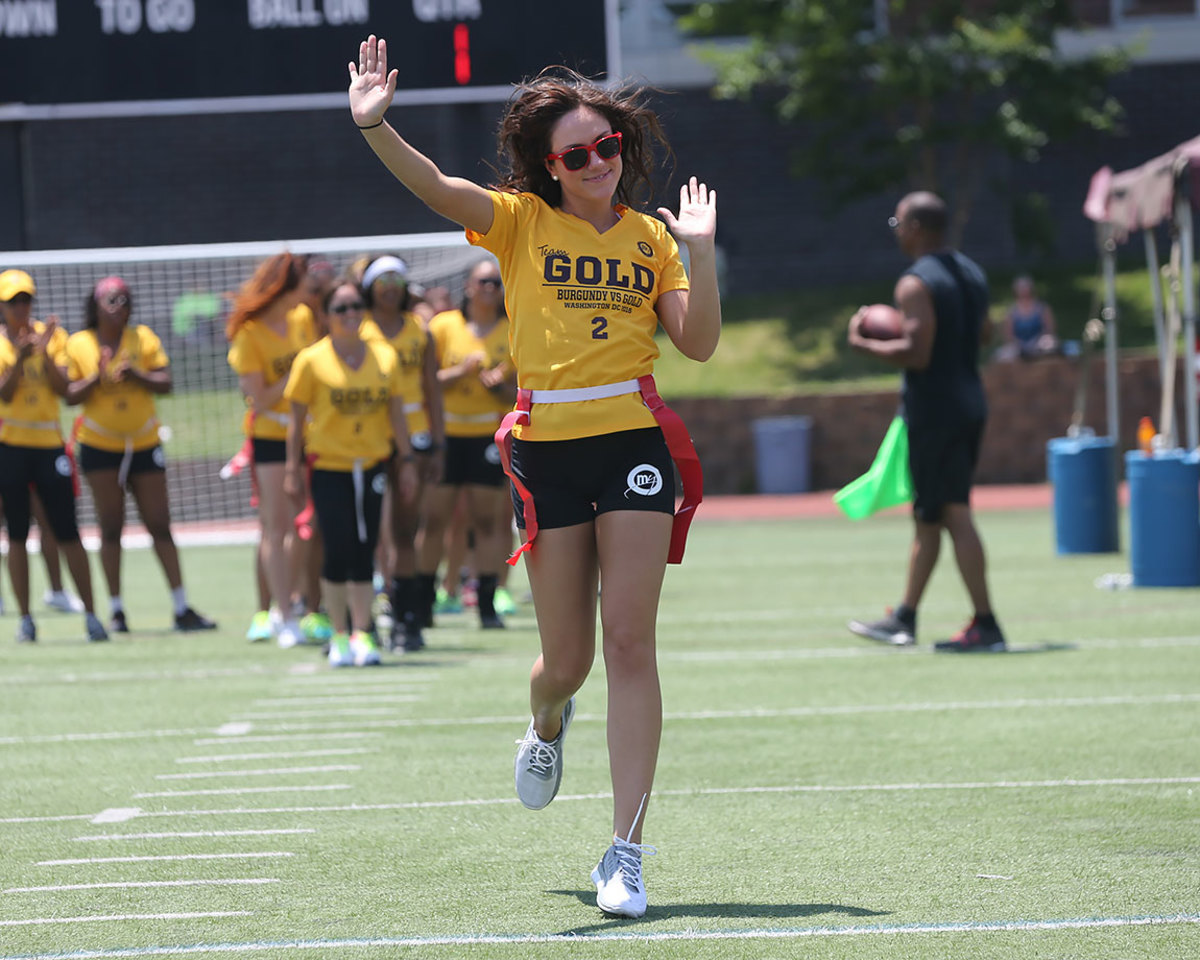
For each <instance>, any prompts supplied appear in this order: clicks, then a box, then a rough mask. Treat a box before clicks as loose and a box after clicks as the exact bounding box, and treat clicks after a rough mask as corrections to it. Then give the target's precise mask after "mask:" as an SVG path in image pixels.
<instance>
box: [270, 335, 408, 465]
mask: <svg viewBox="0 0 1200 960" xmlns="http://www.w3.org/2000/svg"><path fill="white" fill-rule="evenodd" d="M364 345H365V347H366V350H365V351H364V353H363V362H362V364H361V366H359V368H358V369H357V370H355V369H354V368H352V367H350V366H348V365H347V364H346V363H345V362H344V361H343V360H342V358H341V357H339V356H338V354H337V351H336V350H334V348H333V343H332V342H331V341H330V339H329V338H328V337H325V338H324V339H322V340H318V341H317V342H316V343H314V344H313V345H312V346H311V347H307V348H306V349H304V350H302V351H300V354H299V356H297V357H296V361H295V363H294V364H293V365H292V375H291V377H290V378H289V379H288V385H287V387H286V388H285V389H284V399H285V400H286V401H287V403H288V405H289V410H290V405H291V403H292V402H293V401H295V402H296V403H302V404H304V405H305V406H306V407H308V422H307V427H306V429H305V433H304V450H305V452H306V453H308V454H309V455H310V456H312V457H314V461H313V466H314V467H316V468H318V469H320V470H339V471H348V470H352V469H354V464H355V463H356V462H358V463H359V464H360V465H361V466H362V467H363V469H367V468H369V467H372V466H374V465H375V464H377V463H379V462H380V461H381V460H385V459H387V458H388V457H389V456H390V455H391V452H392V422H391V419H390V418H389V415H388V406H389V402H390V401H391V398H392V397H395V396H399V395H400V388H401V383H400V363H399V361H398V360H397V358H396V353H395V351H394V350H392V348H391V347H389V346H388V345H387V344H386V343H385V342H383V341H381V340H366V341H364ZM289 415H290V414H289Z"/></svg>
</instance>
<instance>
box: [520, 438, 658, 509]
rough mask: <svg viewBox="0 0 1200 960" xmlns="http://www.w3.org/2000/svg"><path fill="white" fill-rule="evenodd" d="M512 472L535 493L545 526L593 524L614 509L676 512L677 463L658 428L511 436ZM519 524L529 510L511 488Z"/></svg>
mask: <svg viewBox="0 0 1200 960" xmlns="http://www.w3.org/2000/svg"><path fill="white" fill-rule="evenodd" d="M512 467H513V473H514V474H516V476H517V477H518V478H519V479H520V481H521V482H522V483H523V484H525V486H526V488H527V489H528V490H529V492H530V493H531V494H532V495H533V505H534V508H535V509H536V510H537V522H538V526H539V527H540V528H542V529H546V530H549V529H553V528H554V527H572V526H575V525H576V524H578V523H590V522H591V521H593V520H595V519H596V517H597V516H598V515H600V514H602V513H610V512H611V511H613V510H648V511H651V512H653V513H667V514H673V513H674V512H675V465H674V463H673V462H672V461H671V454H670V452H669V451H668V450H667V441H666V439H665V438H664V437H663V435H662V431H661V430H659V429H658V427H647V428H645V429H643V430H623V431H620V432H619V433H604V434H601V435H599V436H596V437H581V438H579V439H577V440H541V441H527V440H517V439H515V438H514V439H513V450H512ZM512 496H513V509H514V511H515V512H516V517H517V526H518V527H520V528H521V529H524V528H525V511H524V507H523V505H522V503H521V498H520V496H519V495H518V494H517V491H516V489H515V488H514V489H513V491H512Z"/></svg>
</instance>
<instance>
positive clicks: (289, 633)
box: [275, 618, 304, 650]
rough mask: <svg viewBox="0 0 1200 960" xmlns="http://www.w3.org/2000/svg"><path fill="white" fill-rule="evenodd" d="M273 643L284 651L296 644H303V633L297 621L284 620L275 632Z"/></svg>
mask: <svg viewBox="0 0 1200 960" xmlns="http://www.w3.org/2000/svg"><path fill="white" fill-rule="evenodd" d="M275 642H276V643H277V644H279V646H280V647H282V648H283V649H284V650H287V649H288V648H289V647H294V646H296V644H298V643H303V642H304V633H303V631H301V629H300V623H299V621H297V620H292V619H290V618H289V619H287V620H284V621H283V623H281V624H280V625H279V628H278V629H277V630H276V631H275Z"/></svg>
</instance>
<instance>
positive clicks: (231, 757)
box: [175, 747, 379, 763]
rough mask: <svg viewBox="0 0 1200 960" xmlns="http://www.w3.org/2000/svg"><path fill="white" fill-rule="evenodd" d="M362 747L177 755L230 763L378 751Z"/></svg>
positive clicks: (191, 760) (188, 759)
mask: <svg viewBox="0 0 1200 960" xmlns="http://www.w3.org/2000/svg"><path fill="white" fill-rule="evenodd" d="M378 752H379V751H378V750H364V749H363V748H362V747H347V748H346V749H344V750H283V751H281V752H279V753H221V754H215V755H213V756H210V757H176V758H175V762H176V763H229V762H230V761H235V760H296V759H299V758H301V757H349V756H354V755H356V754H363V753H378Z"/></svg>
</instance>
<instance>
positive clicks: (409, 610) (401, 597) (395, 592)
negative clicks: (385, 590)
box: [391, 577, 419, 623]
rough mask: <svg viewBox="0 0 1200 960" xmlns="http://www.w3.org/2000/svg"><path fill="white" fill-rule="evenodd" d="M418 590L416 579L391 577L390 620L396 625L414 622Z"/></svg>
mask: <svg viewBox="0 0 1200 960" xmlns="http://www.w3.org/2000/svg"><path fill="white" fill-rule="evenodd" d="M418 589H419V588H418V585H417V578H416V577H392V591H391V593H392V596H391V600H392V619H393V620H395V622H396V623H412V622H414V621H415V620H416V616H417V591H418Z"/></svg>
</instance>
